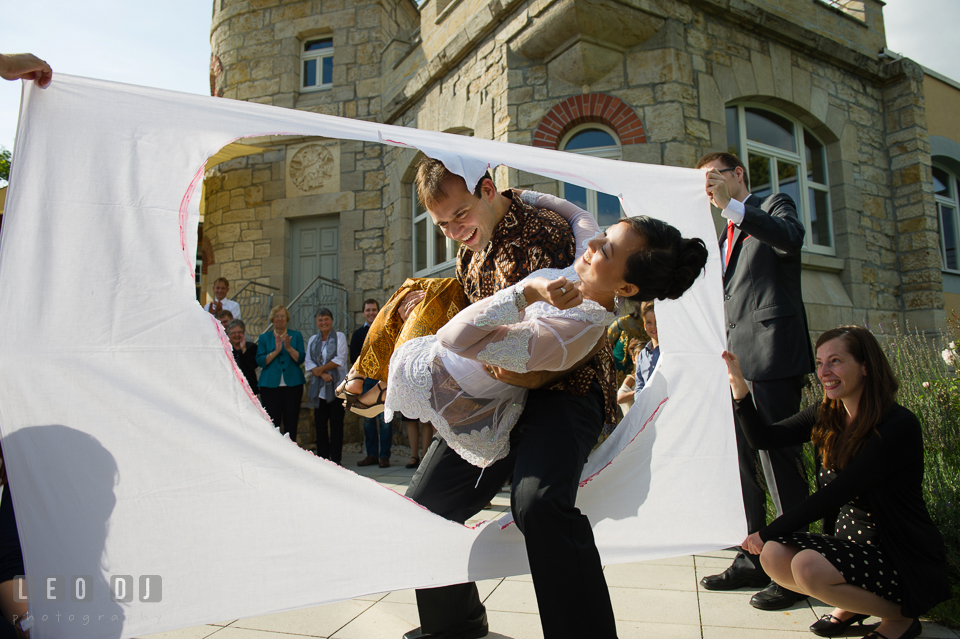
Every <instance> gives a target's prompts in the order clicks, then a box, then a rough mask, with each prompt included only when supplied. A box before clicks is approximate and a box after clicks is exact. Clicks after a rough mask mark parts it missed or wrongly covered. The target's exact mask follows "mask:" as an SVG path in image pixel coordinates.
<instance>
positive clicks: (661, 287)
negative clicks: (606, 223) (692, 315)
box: [620, 215, 707, 302]
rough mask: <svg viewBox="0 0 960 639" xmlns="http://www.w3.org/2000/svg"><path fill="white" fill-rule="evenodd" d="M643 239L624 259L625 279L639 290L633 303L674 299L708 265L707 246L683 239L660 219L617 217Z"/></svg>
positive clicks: (682, 292) (700, 242)
mask: <svg viewBox="0 0 960 639" xmlns="http://www.w3.org/2000/svg"><path fill="white" fill-rule="evenodd" d="M620 223H621V224H628V225H629V226H630V228H632V229H633V230H634V231H635V232H636V233H637V235H639V236H640V238H641V240H643V248H642V249H640V250H639V251H637V252H636V253H634V254H633V255H631V256H630V257H629V258H627V272H626V273H625V274H624V279H625V280H626V281H627V282H629V283H630V284H634V285H636V286H637V287H638V288H639V289H640V290H639V291H638V292H637V294H636V295H634V296H632V297H630V300H631V301H633V302H648V301H650V300H654V299H658V300H675V299H677V298H678V297H680V296H681V295H683V294H684V293H685V292H686V291H687V289H688V288H690V287H691V286H693V283H694V281H695V280H696V279H697V278H698V277H700V273H702V272H703V268H704V266H706V264H707V245H706V244H704V243H703V240H701V239H700V238H699V237H694V238H685V237H683V236H682V235H680V231H678V230H677V229H676V228H674V227H673V226H670V225H669V224H667V223H666V222H664V221H663V220H658V219H656V218H653V217H649V216H646V215H640V216H637V217H628V218H626V219H623V220H620Z"/></svg>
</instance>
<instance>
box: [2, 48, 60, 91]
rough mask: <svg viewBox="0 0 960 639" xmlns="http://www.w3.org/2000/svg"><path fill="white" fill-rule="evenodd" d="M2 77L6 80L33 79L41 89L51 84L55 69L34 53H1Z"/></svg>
mask: <svg viewBox="0 0 960 639" xmlns="http://www.w3.org/2000/svg"><path fill="white" fill-rule="evenodd" d="M0 78H3V79H4V80H33V81H35V82H36V83H37V86H39V87H40V88H41V89H44V88H46V87H48V86H49V85H50V81H51V80H52V79H53V69H51V68H50V65H49V64H47V63H46V62H44V61H43V60H41V59H40V58H38V57H37V56H35V55H33V54H32V53H6V54H0Z"/></svg>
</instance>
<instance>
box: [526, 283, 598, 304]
mask: <svg viewBox="0 0 960 639" xmlns="http://www.w3.org/2000/svg"><path fill="white" fill-rule="evenodd" d="M578 284H579V282H571V281H570V280H568V279H567V278H565V277H558V278H557V279H555V280H548V279H547V278H545V277H535V278H533V279H532V280H530V281H529V282H527V283H526V285H525V286H524V287H523V296H524V297H525V298H527V304H533V303H534V302H546V303H547V304H550V305H552V306H556V307H557V308H559V309H567V308H573V307H574V306H578V305H580V304H581V303H583V296H582V295H580V288H579V287H578Z"/></svg>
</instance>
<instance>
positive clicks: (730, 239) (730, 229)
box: [723, 221, 733, 266]
mask: <svg viewBox="0 0 960 639" xmlns="http://www.w3.org/2000/svg"><path fill="white" fill-rule="evenodd" d="M731 253H733V222H730V221H727V259H726V260H725V261H724V263H723V265H724V266H728V265H729V264H730V254H731Z"/></svg>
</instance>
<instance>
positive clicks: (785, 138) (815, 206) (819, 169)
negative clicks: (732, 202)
mask: <svg viewBox="0 0 960 639" xmlns="http://www.w3.org/2000/svg"><path fill="white" fill-rule="evenodd" d="M727 144H728V150H729V151H730V152H731V153H734V154H736V155H737V156H738V157H739V158H740V159H741V161H743V164H744V165H745V166H746V167H747V174H748V175H749V177H750V192H751V193H753V194H754V195H756V196H757V197H760V198H767V197H769V196H771V195H773V194H774V193H786V194H787V195H789V196H790V197H791V198H793V201H794V202H796V203H797V214H798V215H799V216H800V220H801V221H802V222H803V226H804V228H805V229H806V234H805V236H804V239H803V244H804V250H806V251H809V252H812V253H823V254H827V255H834V254H835V252H836V250H835V248H834V243H833V220H832V219H831V211H830V184H829V181H828V180H827V155H826V148H825V147H824V145H823V143H822V142H820V140H818V139H817V137H816V136H815V135H813V133H811V132H810V131H809V130H808V129H806V128H804V126H803V125H802V124H801V123H800V122H799V121H797V120H795V119H794V118H791V117H790V116H788V115H785V114H783V113H780V112H778V111H774V110H772V109H770V108H768V107H758V106H752V105H743V104H740V105H736V106H730V107H727Z"/></svg>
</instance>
